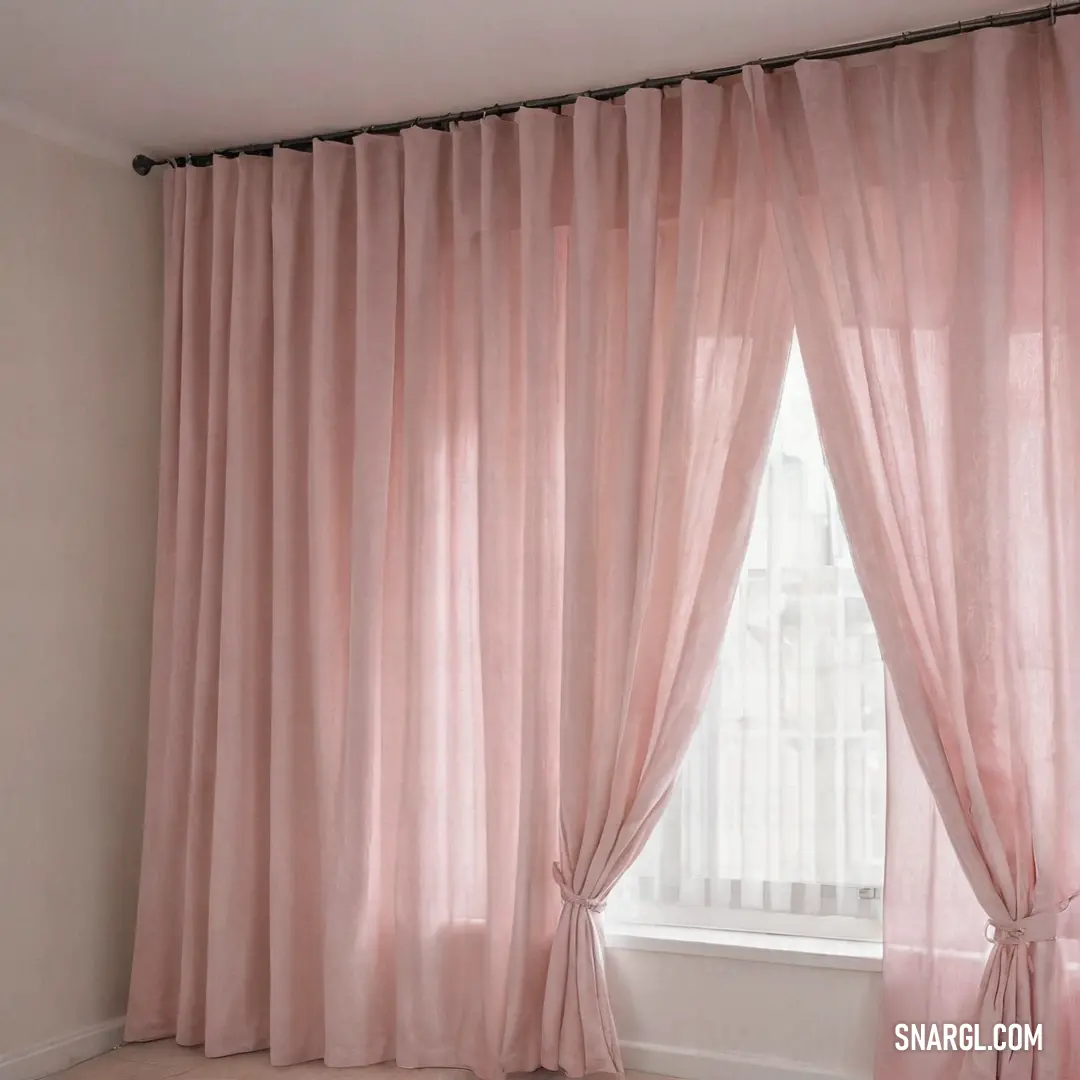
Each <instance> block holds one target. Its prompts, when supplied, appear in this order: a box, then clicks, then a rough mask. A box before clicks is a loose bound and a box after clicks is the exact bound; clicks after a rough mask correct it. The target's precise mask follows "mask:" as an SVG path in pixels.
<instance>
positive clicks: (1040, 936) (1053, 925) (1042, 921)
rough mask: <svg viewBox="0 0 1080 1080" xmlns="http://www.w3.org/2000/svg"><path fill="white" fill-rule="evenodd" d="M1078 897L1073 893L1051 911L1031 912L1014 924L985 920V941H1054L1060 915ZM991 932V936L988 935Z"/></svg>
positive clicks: (1078, 894)
mask: <svg viewBox="0 0 1080 1080" xmlns="http://www.w3.org/2000/svg"><path fill="white" fill-rule="evenodd" d="M1078 896H1080V893H1073V895H1072V896H1070V897H1069V898H1068V899H1067V900H1064V901H1062V902H1061V903H1060V904H1058V906H1057V907H1056V908H1054V910H1053V911H1037V912H1033V913H1032V914H1031V915H1028V916H1027V917H1026V918H1023V919H1017V920H1016V921H1015V922H1004V923H995V922H994V920H993V919H987V920H986V930H985V933H986V939H987V941H990V942H992V943H993V944H994V945H1034V944H1035V943H1036V942H1039V941H1055V940H1056V939H1057V935H1058V922H1059V920H1060V918H1061V916H1062V914H1064V912H1065V911H1067V910H1068V907H1069V905H1070V904H1071V903H1072V902H1073V901H1074V900H1075V899H1076V898H1077V897H1078ZM991 930H992V931H993V934H991V933H990V931H991Z"/></svg>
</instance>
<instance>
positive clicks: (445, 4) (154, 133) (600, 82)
mask: <svg viewBox="0 0 1080 1080" xmlns="http://www.w3.org/2000/svg"><path fill="white" fill-rule="evenodd" d="M1036 2H1038V0H1036ZM1028 6H1032V3H1031V0H1016V2H1014V3H1012V4H1011V5H1010V4H1009V0H0V117H6V118H7V119H8V120H9V121H13V122H15V123H16V124H19V125H21V126H23V127H29V128H31V129H36V130H38V131H39V133H41V134H43V135H46V136H49V137H52V138H54V139H57V140H58V141H61V142H64V141H66V142H69V143H73V144H76V145H79V146H81V147H82V148H84V149H89V150H92V151H97V152H98V153H100V154H101V155H102V156H111V157H116V158H118V159H121V158H127V159H130V156H131V155H132V154H133V153H135V152H145V153H150V154H164V153H172V154H179V153H184V152H188V151H199V150H208V149H212V148H215V147H222V146H230V145H236V144H238V143H246V142H255V141H261V140H271V139H276V138H281V137H286V136H296V135H305V134H311V133H313V132H325V131H333V130H336V129H344V128H352V127H358V126H360V125H363V124H368V123H380V122H386V121H393V120H402V119H407V118H409V117H412V116H418V115H430V114H433V113H443V112H450V111H452V110H458V109H466V108H475V107H479V106H482V105H490V104H493V103H496V102H499V101H515V100H519V99H521V98H524V97H538V96H543V95H551V94H560V93H569V92H572V91H578V90H584V89H588V88H590V87H596V86H605V85H611V84H618V83H621V82H628V81H633V80H636V79H641V78H645V77H648V76H660V75H671V74H678V73H680V72H684V71H691V70H695V69H697V70H701V69H705V68H710V67H717V66H722V65H725V64H730V63H739V62H741V61H746V60H752V59H758V58H761V57H767V56H776V55H781V54H785V53H790V52H795V51H801V50H803V49H809V48H816V47H822V46H828V45H836V44H842V43H848V42H852V41H860V40H864V39H867V38H871V37H876V36H879V35H884V34H891V33H896V32H899V31H902V30H914V29H919V28H922V27H926V26H933V25H937V24H940V23H945V22H950V21H953V20H956V19H964V18H973V17H977V16H980V15H986V14H990V13H992V12H997V11H1001V10H1003V9H1005V10H1008V9H1009V7H1011V8H1017V7H1028Z"/></svg>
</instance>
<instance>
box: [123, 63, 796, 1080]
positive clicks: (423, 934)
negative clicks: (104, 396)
mask: <svg viewBox="0 0 1080 1080" xmlns="http://www.w3.org/2000/svg"><path fill="white" fill-rule="evenodd" d="M762 192H763V185H762V183H761V174H760V162H759V159H758V156H757V148H756V142H755V139H754V133H753V125H752V116H751V113H750V110H749V101H748V98H747V96H746V93H745V90H744V89H743V87H742V85H741V83H739V82H735V83H734V84H729V85H726V86H710V85H704V84H692V83H691V84H687V85H685V86H684V87H683V89H682V93H681V95H680V94H678V93H663V92H661V91H659V90H635V91H632V92H631V93H630V94H628V95H627V97H626V99H625V100H624V101H621V102H609V103H604V104H601V103H598V102H596V101H593V100H588V99H585V100H582V101H581V102H579V103H578V104H577V106H576V107H575V108H574V110H573V114H572V116H571V115H558V114H556V113H553V112H551V111H547V110H529V109H524V110H522V111H521V112H519V113H518V114H517V115H516V116H515V117H514V118H513V119H509V120H507V119H496V118H486V119H484V120H482V121H479V122H476V123H469V124H461V125H455V126H454V127H453V128H452V130H450V131H447V132H443V131H437V130H421V129H418V128H413V129H410V130H407V131H406V132H404V134H403V135H402V136H401V137H390V136H374V135H366V136H361V137H358V138H357V139H356V140H355V141H354V143H353V144H352V145H344V144H334V143H316V145H315V148H314V153H313V154H311V155H306V154H301V153H297V152H294V151H288V150H277V151H275V153H274V154H273V156H272V157H269V158H261V157H241V158H238V159H235V160H225V159H219V160H217V161H215V163H214V164H213V166H212V168H209V169H194V168H188V169H178V170H173V171H172V172H170V174H169V175H168V176H167V177H166V191H165V194H166V199H165V202H166V212H165V228H166V241H167V242H166V289H167V293H166V316H165V375H164V394H163V426H162V430H163V435H162V459H161V501H160V512H159V551H158V566H157V593H156V601H155V616H154V650H153V673H152V701H151V717H150V750H149V774H148V793H147V809H146V824H145V835H144V851H143V865H142V881H141V888H140V898H139V913H138V925H137V933H136V943H135V957H134V965H133V974H132V982H131V993H130V1005H129V1011H128V1019H127V1038H128V1039H131V1040H146V1039H154V1038H160V1037H165V1036H171V1035H175V1036H176V1037H177V1039H178V1040H179V1041H180V1042H181V1043H184V1044H188V1045H198V1044H202V1045H204V1046H205V1049H206V1052H207V1054H208V1055H210V1056H220V1055H226V1054H231V1053H237V1052H242V1051H248V1050H252V1049H255V1048H261V1047H269V1048H270V1053H271V1060H272V1061H273V1062H274V1063H275V1064H279V1065H284V1064H289V1063H293V1062H300V1061H305V1060H314V1059H318V1058H323V1059H325V1061H326V1062H327V1063H328V1064H330V1065H342V1066H344V1065H363V1064H368V1063H374V1062H378V1061H383V1060H389V1059H394V1060H396V1061H397V1062H398V1064H400V1065H403V1066H443V1067H466V1068H470V1069H473V1070H474V1071H476V1072H477V1073H478V1074H479V1075H480V1076H482V1077H484V1078H488V1080H495V1078H498V1077H501V1076H503V1075H504V1074H505V1073H507V1072H511V1071H529V1070H532V1069H535V1068H537V1067H538V1066H539V1065H540V1064H541V1063H544V1064H548V1065H550V1066H551V1067H559V1068H564V1069H565V1070H566V1071H567V1072H569V1073H570V1074H571V1075H575V1076H577V1075H581V1074H582V1073H583V1072H585V1071H594V1070H600V1071H602V1070H613V1069H614V1070H617V1069H619V1068H620V1062H619V1057H618V1049H617V1044H616V1042H615V1036H614V1031H613V1028H612V1024H611V1014H610V1007H609V1005H608V1002H607V994H606V988H605V985H604V979H603V971H602V964H601V959H600V953H599V947H598V941H597V935H596V928H595V926H594V925H593V924H592V922H591V919H590V917H589V916H587V915H583V914H582V912H583V911H584V910H586V908H587V906H592V907H596V906H598V903H602V897H603V896H604V895H606V892H607V890H608V889H609V888H610V886H611V885H612V884H613V883H614V880H615V878H616V877H617V875H618V873H619V871H620V870H621V869H622V868H623V867H625V865H626V864H627V863H628V862H629V860H630V859H631V858H632V857H633V855H634V854H635V852H636V851H637V849H638V848H639V847H640V844H641V843H642V842H643V841H644V839H645V837H646V835H647V833H648V831H649V828H650V827H651V824H652V822H653V821H654V820H655V817H656V815H657V814H658V812H659V810H660V807H661V806H662V803H663V800H664V798H665V797H666V794H667V792H668V790H669V789H670V786H671V783H672V781H673V778H674V774H675V769H676V767H677V764H678V760H679V757H680V755H681V753H682V751H683V749H684V748H685V745H686V742H687V740H688V739H689V736H690V732H691V729H692V727H693V724H694V720H695V718H696V715H697V711H698V709H699V706H700V697H701V695H702V693H703V691H704V688H705V686H706V683H707V676H708V674H709V672H710V670H711V666H712V663H713V661H714V659H715V655H716V652H717V648H718V645H719V639H720V635H721V633H722V629H723V623H724V619H725V616H726V611H727V606H728V604H729V602H730V593H731V589H732V588H733V586H734V583H735V578H736V574H737V570H738V566H739V562H740V559H741V555H742V549H743V547H744V546H745V540H746V532H747V525H748V518H749V511H750V507H751V505H752V502H753V494H754V491H755V485H756V482H757V477H758V475H759V472H760V467H761V462H762V459H763V455H764V450H765V446H766V443H767V440H768V435H769V429H770V426H771V423H772V418H773V413H774V411H775V405H776V399H777V396H778V393H779V386H780V381H781V377H782V373H783V366H784V358H785V355H786V350H787V346H788V341H789V337H790V328H791V316H790V310H789V302H788V298H787V293H786V282H785V281H784V279H783V275H782V273H779V272H778V262H777V260H778V257H779V249H778V247H777V244H776V243H775V240H774V238H773V236H772V232H771V229H770V226H771V219H770V217H769V215H768V213H767V208H766V205H765V202H764V196H763V194H762ZM751 373H752V374H751ZM556 861H557V862H558V863H559V865H560V866H561V867H562V870H561V871H560V873H561V874H562V875H563V882H562V884H563V896H565V897H567V898H568V901H569V902H568V903H563V906H562V907H561V908H560V902H561V900H562V897H561V896H560V890H559V888H558V887H557V885H556V883H554V882H553V881H552V877H551V867H552V864H553V863H554V862H556ZM560 912H561V914H560Z"/></svg>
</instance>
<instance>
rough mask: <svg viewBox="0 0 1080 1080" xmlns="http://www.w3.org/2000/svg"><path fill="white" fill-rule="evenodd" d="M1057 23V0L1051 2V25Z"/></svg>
mask: <svg viewBox="0 0 1080 1080" xmlns="http://www.w3.org/2000/svg"><path fill="white" fill-rule="evenodd" d="M1056 23H1057V0H1050V25H1051V26H1054V25H1055V24H1056Z"/></svg>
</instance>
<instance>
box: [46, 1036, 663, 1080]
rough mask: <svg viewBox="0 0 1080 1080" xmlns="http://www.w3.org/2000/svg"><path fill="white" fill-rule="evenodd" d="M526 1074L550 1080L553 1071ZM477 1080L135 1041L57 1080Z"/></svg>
mask: <svg viewBox="0 0 1080 1080" xmlns="http://www.w3.org/2000/svg"><path fill="white" fill-rule="evenodd" d="M523 1075H525V1076H530V1077H536V1078H546V1077H549V1076H552V1075H553V1074H550V1073H543V1072H538V1073H529V1074H523ZM626 1075H627V1080H657V1078H655V1077H653V1076H651V1075H650V1074H648V1073H635V1072H627V1074H626ZM176 1077H183V1078H184V1080H278V1078H281V1080H473V1074H472V1073H470V1072H468V1071H466V1070H465V1069H399V1068H398V1067H397V1066H396V1065H394V1064H390V1063H388V1064H384V1065H368V1066H367V1067H365V1068H358V1069H329V1068H327V1067H326V1066H325V1065H323V1064H322V1063H321V1062H310V1063H309V1064H306V1065H290V1066H288V1067H286V1068H276V1067H275V1066H273V1065H271V1064H270V1054H269V1052H268V1051H265V1050H263V1051H260V1052H259V1053H255V1054H237V1055H236V1056H235V1057H225V1058H208V1057H206V1056H205V1055H204V1054H203V1052H202V1050H200V1049H198V1048H194V1049H193V1048H189V1047H185V1046H177V1045H176V1043H175V1042H173V1041H172V1040H171V1039H165V1040H162V1041H161V1042H153V1043H131V1044H130V1045H128V1046H121V1047H120V1049H118V1050H113V1051H112V1052H111V1053H108V1054H103V1055H102V1056H101V1057H96V1058H92V1059H91V1060H90V1061H84V1062H83V1063H82V1064H81V1065H75V1066H74V1067H73V1068H70V1069H68V1070H66V1071H65V1072H62V1073H57V1074H56V1077H55V1080H174V1078H176Z"/></svg>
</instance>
